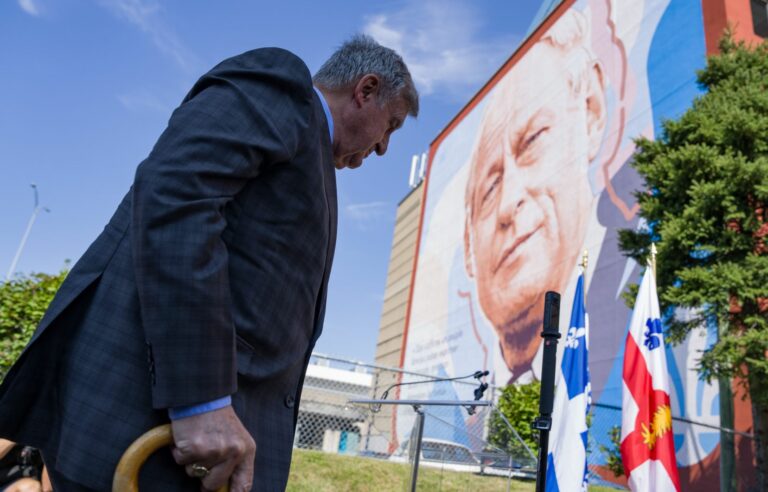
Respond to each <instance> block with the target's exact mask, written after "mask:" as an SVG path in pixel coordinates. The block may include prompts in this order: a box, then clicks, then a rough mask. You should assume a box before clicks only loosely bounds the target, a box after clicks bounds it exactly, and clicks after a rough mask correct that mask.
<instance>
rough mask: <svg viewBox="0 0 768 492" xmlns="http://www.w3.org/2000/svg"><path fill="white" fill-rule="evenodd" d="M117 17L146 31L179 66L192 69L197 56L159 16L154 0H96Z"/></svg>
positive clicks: (157, 5)
mask: <svg viewBox="0 0 768 492" xmlns="http://www.w3.org/2000/svg"><path fill="white" fill-rule="evenodd" d="M98 2H99V3H100V4H101V5H102V6H104V7H106V8H107V9H108V10H109V11H111V12H112V13H113V14H114V15H116V16H117V17H119V18H121V19H123V20H126V21H128V22H130V23H131V24H133V25H134V26H136V27H138V28H139V29H140V30H141V31H143V32H144V33H146V34H147V35H148V36H149V37H150V39H152V42H153V43H154V44H155V46H156V47H157V48H158V49H159V50H160V51H161V52H163V53H164V54H166V55H168V56H170V57H171V58H172V59H173V60H174V61H175V62H176V63H177V64H178V65H179V66H180V67H181V68H183V69H184V70H187V71H190V70H194V69H195V68H194V67H195V64H196V63H197V58H196V57H195V56H194V55H193V54H192V53H191V52H190V51H189V50H188V49H187V48H186V47H185V46H184V45H183V44H182V42H181V41H180V40H179V39H178V37H177V36H176V34H175V33H174V32H173V30H172V29H171V28H170V27H168V26H167V25H166V24H165V22H163V19H162V17H161V15H160V14H161V9H160V4H159V3H158V2H157V1H156V0H98Z"/></svg>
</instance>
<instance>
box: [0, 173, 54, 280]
mask: <svg viewBox="0 0 768 492" xmlns="http://www.w3.org/2000/svg"><path fill="white" fill-rule="evenodd" d="M30 186H31V187H32V190H33V191H34V192H35V208H34V210H32V216H31V217H30V218H29V222H28V223H27V229H26V230H25V231H24V235H23V236H22V237H21V242H20V243H19V248H18V249H17V250H16V256H14V257H13V262H11V268H9V269H8V274H6V276H5V280H6V281H8V280H11V277H13V273H14V272H15V271H16V264H17V263H18V262H19V258H20V257H21V252H22V251H23V250H24V246H25V245H26V244H27V238H28V237H29V233H30V232H31V231H32V225H33V224H34V223H35V219H37V215H38V214H39V213H40V210H44V211H46V212H50V210H49V209H48V208H46V207H40V201H39V200H38V196H37V185H36V184H34V183H32V184H31V185H30Z"/></svg>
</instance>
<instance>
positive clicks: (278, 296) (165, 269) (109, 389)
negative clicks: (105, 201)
mask: <svg viewBox="0 0 768 492" xmlns="http://www.w3.org/2000/svg"><path fill="white" fill-rule="evenodd" d="M335 240H336V185H335V169H334V164H333V155H332V148H331V138H330V135H329V129H328V122H327V121H326V117H325V113H324V112H323V108H322V105H321V103H320V100H319V98H318V96H317V94H316V93H315V92H314V90H313V87H312V80H311V76H310V73H309V71H308V70H307V67H306V66H305V65H304V63H303V62H302V61H301V60H299V59H298V58H297V57H295V56H294V55H292V54H291V53H289V52H287V51H284V50H280V49H260V50H254V51H250V52H247V53H244V54H242V55H239V56H236V57H234V58H231V59H228V60H226V61H224V62H222V63H221V64H219V65H218V66H216V67H215V68H214V69H212V70H211V71H210V72H208V73H207V74H206V75H204V76H203V77H202V78H201V79H200V80H199V81H198V82H197V83H196V84H195V86H194V87H193V88H192V90H191V92H190V93H189V94H188V95H187V97H186V98H185V99H184V101H183V103H182V104H181V106H179V108H177V109H176V110H175V111H174V113H173V115H172V117H171V119H170V121H169V123H168V127H167V129H166V130H165V131H164V132H163V134H162V135H161V137H160V138H159V140H158V141H157V143H156V144H155V147H154V148H153V149H152V152H151V153H150V155H149V157H147V159H146V160H145V161H144V162H142V163H141V165H140V166H139V167H138V170H137V172H136V178H135V182H134V184H133V187H132V188H131V191H129V193H128V194H127V195H126V197H125V198H124V199H123V201H122V203H121V204H120V206H119V207H118V209H117V211H116V212H115V214H114V216H113V217H112V219H111V220H110V222H109V224H108V225H107V226H106V228H105V229H104V232H102V234H101V235H100V236H99V237H98V238H97V239H96V241H95V242H94V243H93V244H92V245H91V247H90V248H89V249H88V250H87V252H86V253H85V254H84V255H83V257H82V258H81V259H80V261H79V262H78V263H77V264H76V265H75V267H74V268H73V269H72V271H71V273H70V274H69V276H68V277H67V279H66V281H65V282H64V284H63V286H62V287H61V289H60V291H59V292H58V294H57V296H56V298H55V299H54V301H53V302H52V304H51V306H50V308H49V310H48V312H47V314H46V315H45V317H44V319H43V321H42V323H41V325H40V327H39V328H38V330H37V332H36V333H35V336H34V338H33V341H32V342H31V343H30V345H29V346H28V347H27V349H26V351H25V352H24V354H23V355H22V357H21V358H20V360H19V361H18V362H17V364H16V365H15V366H14V367H13V368H12V370H11V371H10V373H9V375H8V376H7V377H6V379H5V381H4V382H3V385H2V387H0V436H3V437H9V438H12V439H15V440H17V441H20V442H24V443H28V444H32V445H35V446H38V447H40V448H42V449H43V452H44V455H45V457H46V460H47V461H48V462H49V464H50V465H53V466H54V468H55V469H56V470H57V471H58V472H59V473H61V474H62V475H64V476H65V477H67V478H69V479H71V480H74V481H77V482H79V483H82V484H83V485H86V486H88V487H91V488H94V489H97V490H108V489H109V487H110V483H111V477H112V473H113V472H114V468H115V465H116V463H117V460H118V459H119V457H120V455H121V454H122V452H123V451H124V450H125V448H126V447H127V446H128V445H129V444H130V443H131V442H132V441H133V440H134V439H135V438H136V437H137V436H139V435H140V434H142V433H143V432H145V431H146V430H148V429H149V428H151V427H153V426H155V425H158V424H161V423H164V422H167V421H168V417H167V412H166V410H165V409H166V408H168V407H172V406H180V405H188V404H194V403H200V402H204V401H208V400H212V399H215V398H218V397H221V396H224V395H228V394H233V393H234V397H233V404H234V407H235V410H236V411H237V413H238V414H239V416H240V418H241V419H242V420H243V422H244V424H245V425H246V427H247V428H248V429H249V431H250V432H251V433H252V435H253V437H254V439H255V440H256V443H257V446H258V449H257V457H256V471H255V475H256V476H255V484H254V490H282V489H284V488H285V483H286V480H287V474H288V468H289V465H290V458H291V449H292V442H293V433H294V427H295V422H296V415H297V409H298V401H299V397H300V392H301V385H302V380H303V377H304V372H305V370H306V366H307V362H308V359H309V355H310V353H311V350H312V347H313V345H314V343H315V340H316V339H317V337H318V336H319V335H320V331H321V328H322V321H323V316H324V311H325V298H326V290H327V289H326V288H327V284H328V275H329V273H330V269H331V261H332V258H333V251H334V244H335ZM146 468H147V470H146V471H145V477H144V479H143V481H142V483H143V484H146V485H143V487H146V490H175V489H178V490H188V489H186V488H185V487H187V486H192V487H193V488H194V487H199V485H194V483H190V482H188V481H186V480H187V479H186V478H185V477H184V474H183V469H181V468H180V467H178V466H176V465H175V464H173V463H171V457H170V453H168V452H165V453H161V454H160V455H159V456H158V457H155V458H153V461H152V462H151V463H149V464H148V465H147V467H146ZM161 483H162V485H161ZM184 484H186V485H184Z"/></svg>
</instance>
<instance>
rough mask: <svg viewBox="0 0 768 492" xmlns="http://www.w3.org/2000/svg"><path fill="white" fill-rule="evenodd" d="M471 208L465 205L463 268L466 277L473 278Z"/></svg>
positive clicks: (473, 256)
mask: <svg viewBox="0 0 768 492" xmlns="http://www.w3.org/2000/svg"><path fill="white" fill-rule="evenodd" d="M471 213H472V208H471V207H467V211H466V214H465V218H464V268H465V269H466V270H467V277H469V278H475V259H474V258H475V255H474V253H473V252H472V231H471V230H470V227H472V217H470V215H471Z"/></svg>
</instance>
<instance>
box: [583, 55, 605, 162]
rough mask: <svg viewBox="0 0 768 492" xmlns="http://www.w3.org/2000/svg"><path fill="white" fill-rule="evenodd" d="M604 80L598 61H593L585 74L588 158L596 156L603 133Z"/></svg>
mask: <svg viewBox="0 0 768 492" xmlns="http://www.w3.org/2000/svg"><path fill="white" fill-rule="evenodd" d="M606 119H607V116H606V107H605V80H604V77H603V68H602V67H601V66H600V62H598V61H595V62H593V63H592V66H591V67H590V68H589V72H588V74H587V138H588V139H589V140H588V144H589V147H588V149H587V150H588V152H589V160H590V161H591V160H592V159H594V158H595V156H597V153H598V151H599V150H600V145H601V143H602V141H603V136H604V135H605V125H606Z"/></svg>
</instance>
